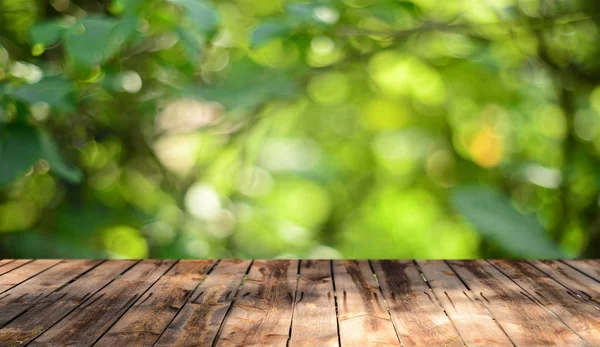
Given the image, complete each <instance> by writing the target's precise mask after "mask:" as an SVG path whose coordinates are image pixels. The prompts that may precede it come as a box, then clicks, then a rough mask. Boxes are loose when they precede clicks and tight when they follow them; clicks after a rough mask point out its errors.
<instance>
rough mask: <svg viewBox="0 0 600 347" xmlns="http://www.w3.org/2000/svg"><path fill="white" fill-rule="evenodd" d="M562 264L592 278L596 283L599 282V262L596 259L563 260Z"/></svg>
mask: <svg viewBox="0 0 600 347" xmlns="http://www.w3.org/2000/svg"><path fill="white" fill-rule="evenodd" d="M563 262H565V263H566V264H567V265H569V266H571V267H572V268H575V269H577V270H579V271H580V272H583V273H584V274H586V275H588V276H590V277H592V278H593V279H595V280H596V281H600V261H598V260H597V259H584V260H564V261H563Z"/></svg>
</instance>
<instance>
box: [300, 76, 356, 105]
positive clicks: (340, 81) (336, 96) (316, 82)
mask: <svg viewBox="0 0 600 347" xmlns="http://www.w3.org/2000/svg"><path fill="white" fill-rule="evenodd" d="M308 94H309V95H310V97H311V98H312V99H313V100H314V101H316V102H317V103H319V104H321V105H335V104H339V103H341V102H343V101H344V100H346V98H347V97H348V94H350V81H349V79H348V77H347V76H346V75H344V74H343V73H341V72H330V73H326V74H322V75H318V76H316V77H315V78H313V79H312V80H311V81H310V82H309V84H308Z"/></svg>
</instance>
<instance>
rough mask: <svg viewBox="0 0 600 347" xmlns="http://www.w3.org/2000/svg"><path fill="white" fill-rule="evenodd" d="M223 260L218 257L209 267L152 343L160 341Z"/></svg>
mask: <svg viewBox="0 0 600 347" xmlns="http://www.w3.org/2000/svg"><path fill="white" fill-rule="evenodd" d="M221 260H222V259H218V260H217V261H215V262H214V263H213V264H212V266H211V267H210V269H208V271H206V273H205V274H204V276H202V278H201V279H200V281H199V282H198V283H197V284H196V286H195V287H194V289H192V290H191V291H190V294H189V295H188V296H187V298H185V300H184V301H183V304H182V305H181V307H179V309H178V310H177V313H175V314H174V315H173V317H172V318H171V320H170V321H169V322H168V323H167V324H165V328H164V329H163V330H162V332H161V333H160V334H159V335H158V337H157V338H156V340H155V341H154V343H153V344H152V346H154V345H156V344H157V343H158V341H160V338H161V337H162V336H163V334H164V333H165V331H167V328H168V327H169V325H171V323H173V321H174V320H175V318H177V316H178V315H179V313H180V312H181V310H183V308H184V307H185V305H187V304H188V303H189V302H191V301H193V300H191V298H192V295H193V294H194V292H195V291H196V289H198V287H200V286H201V285H202V283H204V281H206V279H207V278H208V276H209V275H210V274H211V273H212V272H213V271H214V270H215V269H216V268H217V265H219V264H220V263H221ZM161 277H162V276H161ZM197 298H198V297H196V299H197ZM146 299H148V298H146Z"/></svg>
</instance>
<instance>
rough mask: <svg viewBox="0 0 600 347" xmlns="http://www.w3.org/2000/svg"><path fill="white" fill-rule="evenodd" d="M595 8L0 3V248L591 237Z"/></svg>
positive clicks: (457, 0)
mask: <svg viewBox="0 0 600 347" xmlns="http://www.w3.org/2000/svg"><path fill="white" fill-rule="evenodd" d="M599 11H600V2H598V1H595V0H588V1H584V0H494V1H492V0H453V1H439V0H413V1H408V0H407V1H401V0H338V1H316V2H310V3H308V2H299V1H283V0H268V1H265V0H231V1H212V2H211V1H208V0H145V1H142V0H129V1H127V0H112V1H111V0H95V1H92V0H49V1H46V0H0V30H1V31H0V258H1V257H4V258H11V257H20V258H22V257H35V258H49V257H52V258H58V257H59V258H71V257H95V258H100V257H102V258H103V257H110V258H146V257H151V258H207V257H208V258H217V257H244V258H246V257H259V258H272V257H286V258H287V257H303V258H305V257H306V258H341V257H343V258H479V257H487V258H506V257H526V258H556V257H600V248H598V247H597V246H598V245H599V242H600V207H599V194H600V166H599V164H600V158H599V154H600V136H599V132H600V45H599V44H598V43H599V40H598V39H599V37H600V36H599V35H600V34H599V32H598V28H599V26H598V25H599V24H600V16H599V15H598V14H599V13H600V12H599Z"/></svg>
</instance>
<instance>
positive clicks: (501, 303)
mask: <svg viewBox="0 0 600 347" xmlns="http://www.w3.org/2000/svg"><path fill="white" fill-rule="evenodd" d="M450 264H451V265H452V267H453V269H454V271H455V272H456V273H457V274H458V275H459V276H460V277H461V278H462V279H463V281H464V282H465V283H466V284H467V285H468V286H469V288H471V290H472V291H473V292H475V293H476V295H478V296H479V298H480V300H482V302H483V303H484V305H485V306H486V307H487V308H488V309H489V310H490V312H492V314H493V315H494V317H495V318H496V320H497V321H498V322H499V324H500V325H501V326H502V328H503V329H504V331H506V332H507V334H508V335H509V336H510V338H511V340H512V341H514V342H515V343H516V344H517V345H522V346H548V345H559V346H585V345H586V343H585V342H584V341H583V340H582V339H581V338H580V337H579V336H578V335H576V334H575V333H574V332H573V331H571V330H570V329H569V328H568V327H567V326H566V325H565V324H563V323H562V322H561V321H560V320H559V319H557V318H556V317H555V316H554V315H552V314H551V313H550V312H548V310H546V309H545V308H544V307H542V306H541V305H540V304H539V303H538V302H536V301H535V300H533V299H532V298H531V296H530V295H529V294H528V293H526V292H525V291H524V290H523V289H522V288H520V287H519V286H517V285H516V284H515V283H514V282H512V281H510V280H509V279H507V277H506V276H504V275H503V274H502V273H501V272H500V271H498V269H496V268H495V267H493V266H492V265H491V264H489V263H487V262H486V261H483V260H477V261H460V262H459V261H451V262H450Z"/></svg>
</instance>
